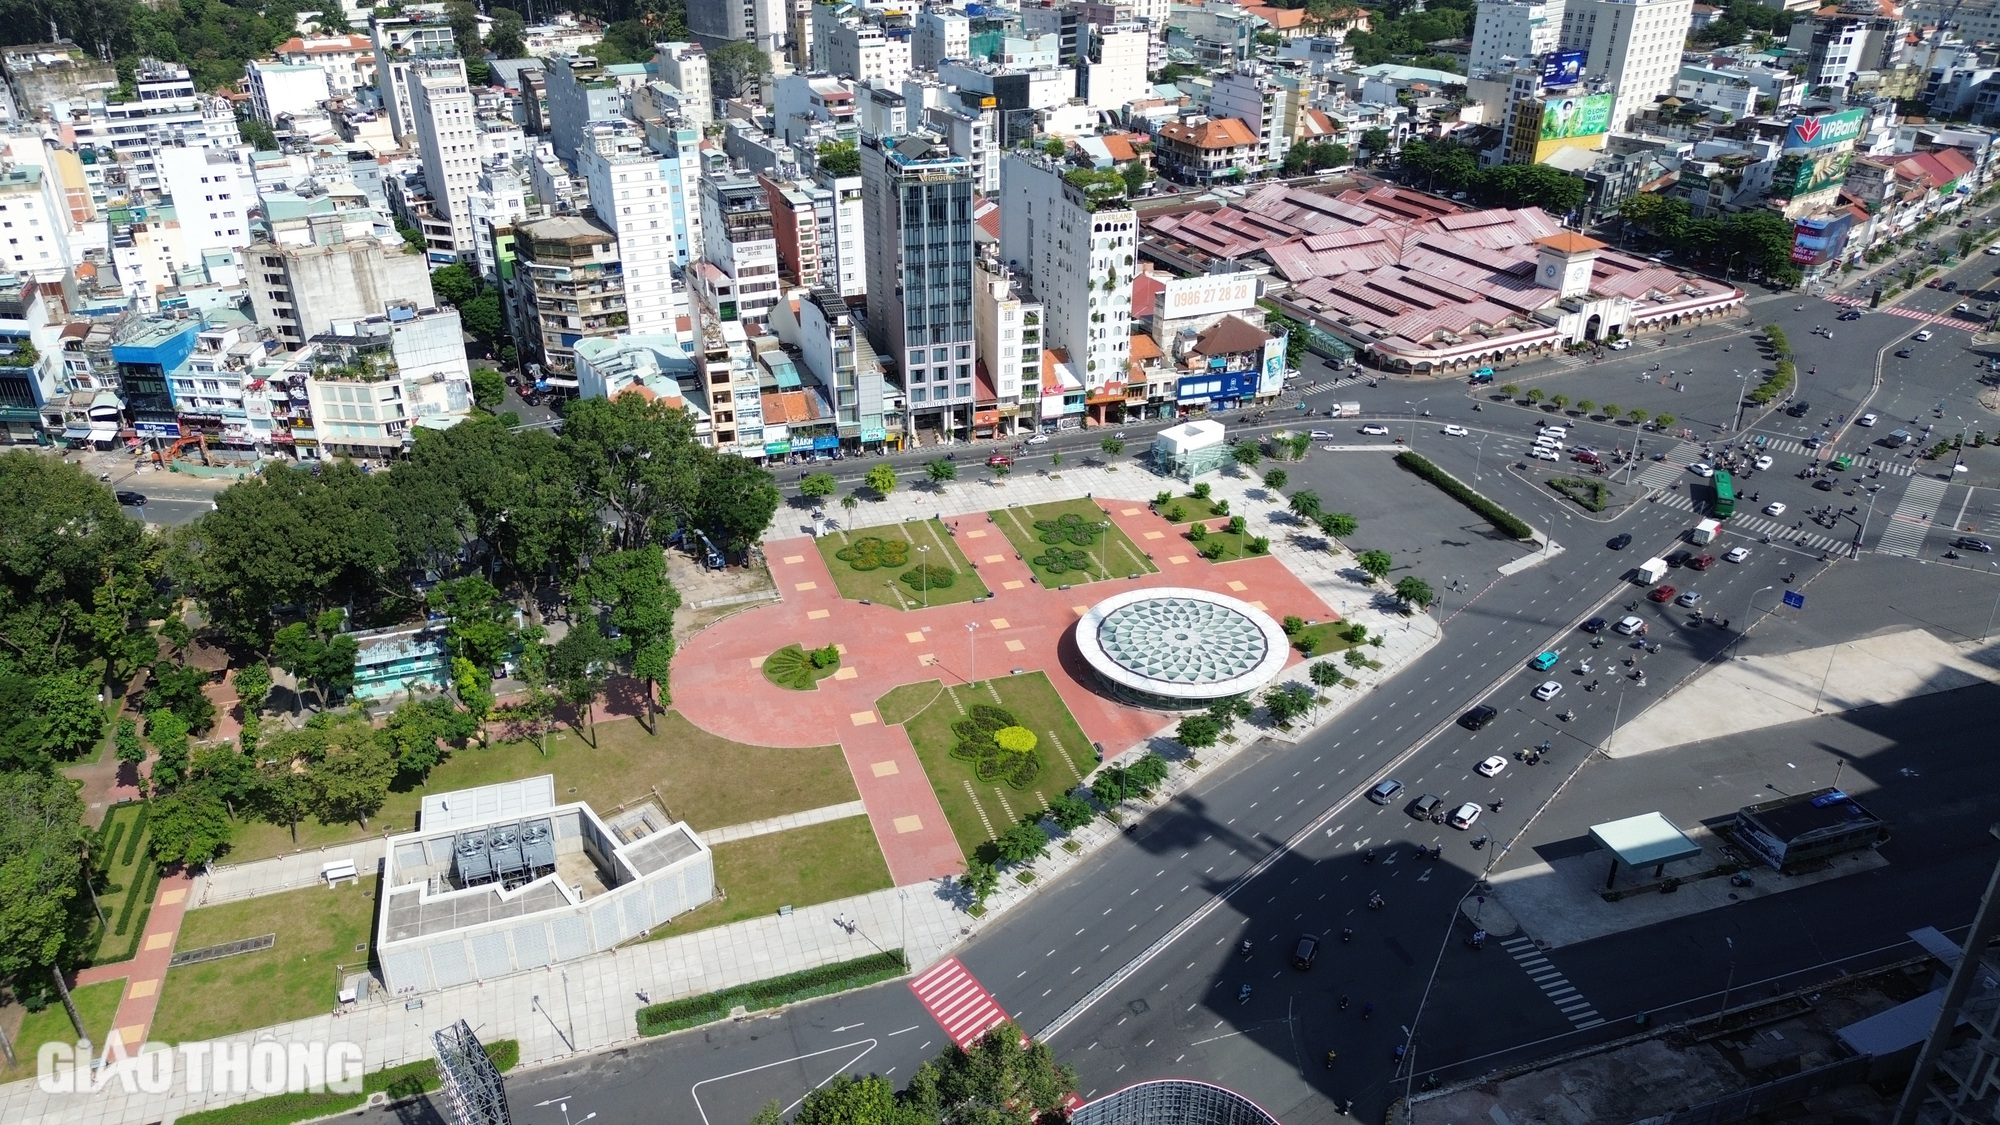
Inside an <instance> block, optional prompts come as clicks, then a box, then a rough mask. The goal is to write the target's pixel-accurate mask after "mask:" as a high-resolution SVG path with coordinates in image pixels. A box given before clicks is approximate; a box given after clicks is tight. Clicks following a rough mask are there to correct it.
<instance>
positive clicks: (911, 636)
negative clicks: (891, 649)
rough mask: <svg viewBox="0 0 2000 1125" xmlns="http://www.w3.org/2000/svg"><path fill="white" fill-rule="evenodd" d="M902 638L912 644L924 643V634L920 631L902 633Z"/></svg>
mask: <svg viewBox="0 0 2000 1125" xmlns="http://www.w3.org/2000/svg"><path fill="white" fill-rule="evenodd" d="M903 639H904V640H906V641H908V642H910V643H911V644H913V645H920V644H923V643H924V635H923V634H922V633H904V634H903Z"/></svg>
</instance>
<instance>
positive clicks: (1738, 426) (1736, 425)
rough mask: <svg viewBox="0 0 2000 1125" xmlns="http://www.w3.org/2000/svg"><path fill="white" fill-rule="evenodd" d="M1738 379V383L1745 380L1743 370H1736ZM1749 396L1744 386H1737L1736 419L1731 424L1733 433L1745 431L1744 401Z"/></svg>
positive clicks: (1730, 427)
mask: <svg viewBox="0 0 2000 1125" xmlns="http://www.w3.org/2000/svg"><path fill="white" fill-rule="evenodd" d="M1736 381H1737V382H1738V383H1741V382H1742V381H1743V372H1741V371H1738V372H1736ZM1748 397H1749V396H1747V395H1745V394H1744V393H1743V388H1742V387H1740V386H1739V387H1737V388H1736V421H1735V422H1733V423H1731V424H1730V426H1729V429H1730V432H1732V433H1741V432H1742V431H1743V403H1744V400H1745V399H1746V398H1748Z"/></svg>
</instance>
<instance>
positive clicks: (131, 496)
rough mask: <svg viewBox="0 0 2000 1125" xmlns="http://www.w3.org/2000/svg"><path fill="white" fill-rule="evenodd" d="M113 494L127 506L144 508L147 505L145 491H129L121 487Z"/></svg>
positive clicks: (119, 501)
mask: <svg viewBox="0 0 2000 1125" xmlns="http://www.w3.org/2000/svg"><path fill="white" fill-rule="evenodd" d="M111 495H112V496H113V497H114V498H115V499H116V500H117V501H118V503H119V504H120V505H122V506H124V507H127V508H143V507H145V506H146V494H145V493H143V492H127V491H126V490H124V489H122V488H121V489H119V490H118V491H117V492H114V493H112V494H111Z"/></svg>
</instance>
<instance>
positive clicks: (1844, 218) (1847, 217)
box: [1792, 212, 1854, 266]
mask: <svg viewBox="0 0 2000 1125" xmlns="http://www.w3.org/2000/svg"><path fill="white" fill-rule="evenodd" d="M1853 226H1854V214H1853V212H1842V213H1841V214H1838V215H1832V216H1828V217H1825V218H1814V219H1800V220H1799V221H1798V223H1797V224H1795V225H1794V226H1793V227H1792V261H1793V262H1795V263H1797V264H1798V265H1801V266H1823V265H1825V264H1826V263H1828V262H1830V261H1833V260H1835V259H1837V258H1839V257H1840V255H1841V252H1842V251H1843V250H1844V249H1846V246H1847V232H1848V230H1849V229H1850V228H1852V227H1853Z"/></svg>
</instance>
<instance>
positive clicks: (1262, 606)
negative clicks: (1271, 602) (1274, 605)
mask: <svg viewBox="0 0 2000 1125" xmlns="http://www.w3.org/2000/svg"><path fill="white" fill-rule="evenodd" d="M1250 604H1251V605H1253V606H1255V607H1256V608H1258V609H1264V610H1268V609H1270V608H1271V607H1270V606H1267V605H1265V604H1264V603H1263V602H1251V603H1250Z"/></svg>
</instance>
